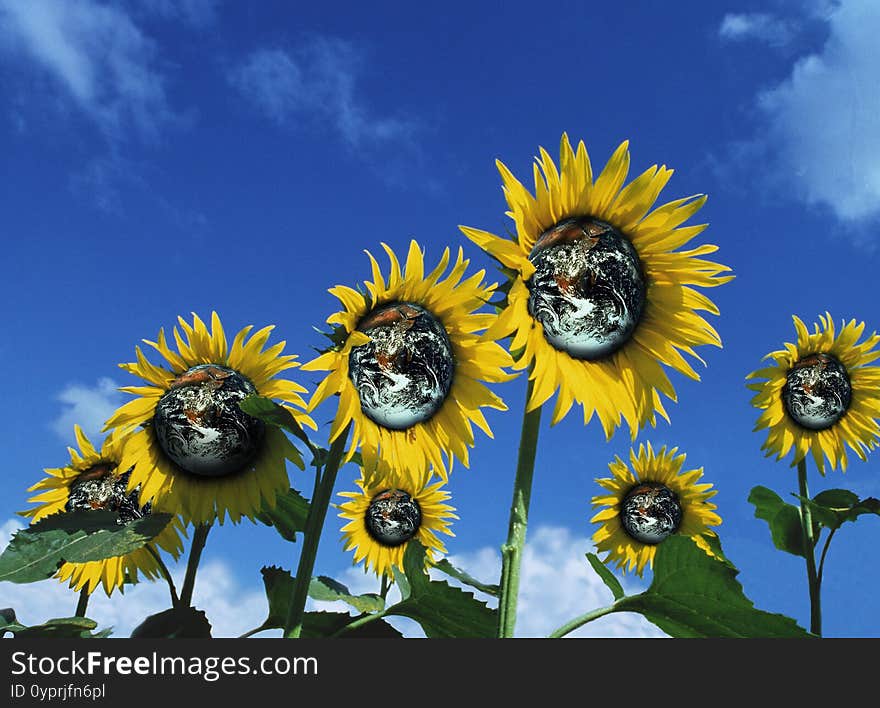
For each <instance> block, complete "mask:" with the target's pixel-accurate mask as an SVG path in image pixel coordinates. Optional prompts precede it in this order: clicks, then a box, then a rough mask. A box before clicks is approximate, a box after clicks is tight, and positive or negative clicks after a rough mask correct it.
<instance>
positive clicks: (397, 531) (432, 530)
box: [339, 465, 458, 579]
mask: <svg viewBox="0 0 880 708" xmlns="http://www.w3.org/2000/svg"><path fill="white" fill-rule="evenodd" d="M431 476H432V475H431V474H429V473H427V472H426V473H424V474H422V475H413V474H412V473H406V474H395V473H393V472H391V471H390V470H389V469H388V468H387V467H386V466H385V465H380V467H379V470H378V471H377V472H375V473H372V474H367V473H366V472H365V471H364V470H363V469H362V470H361V477H360V479H358V480H356V482H355V483H356V484H357V486H358V487H360V491H359V492H340V493H339V496H342V497H348V498H349V499H350V501H347V502H345V503H343V504H340V505H339V509H340V510H341V512H342V513H340V514H339V516H340V517H341V518H343V519H348V520H349V523H347V524H346V525H345V526H344V527H343V528H342V534H343V538H344V540H345V550H346V551H350V550H351V549H354V562H355V563H359V562H360V561H362V560H364V559H366V562H365V565H364V570H365V571H368V570H372V571H374V572H375V573H376V575H377V576H382V575H385V576H387V577H388V578H390V579H393V578H394V573H393V571H392V569H393V568H394V567H395V566H396V567H397V568H399V569H400V570H403V554H404V552H405V551H406V547H407V544H408V543H409V541H410V540H411V539H413V538H416V539H418V540H419V542H420V543H421V544H422V545H423V546H424V547H425V551H426V553H427V558H428V559H430V560H433V559H434V557H435V554H437V553H440V554H443V553H446V548H445V546H444V545H443V542H442V541H441V540H440V539H439V538H438V537H437V533H445V534H447V535H449V536H454V535H455V534H453V533H452V531H450V530H449V526H450V524H451V522H452V521H451V520H452V519H457V518H458V517H457V516H456V515H455V514H454V513H453V512H454V511H455V509H454V508H453V507H451V506H449V505H448V504H445V503H444V502H446V501H447V500H448V499H449V496H450V495H449V492H447V491H445V490H444V489H443V485H444V482H442V481H440V482H435V483H434V484H431V483H430V482H431Z"/></svg>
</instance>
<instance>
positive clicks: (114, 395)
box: [50, 378, 122, 445]
mask: <svg viewBox="0 0 880 708" xmlns="http://www.w3.org/2000/svg"><path fill="white" fill-rule="evenodd" d="M117 386H118V384H117V383H116V382H115V381H113V380H112V379H108V378H101V379H98V382H97V384H95V386H86V385H83V384H79V383H71V384H68V385H67V386H66V387H65V388H64V389H63V390H62V391H61V393H59V394H58V400H59V401H61V404H62V406H63V407H62V410H61V413H59V415H58V417H57V418H55V420H53V421H52V422H51V424H50V427H51V428H52V430H53V431H54V432H55V433H56V434H57V435H58V436H59V437H61V439H62V440H65V441H68V442H71V441H73V440H74V435H73V426H74V425H79V426H80V427H81V428H82V429H83V431H84V432H85V434H86V435H87V436H88V437H89V439H91V440H92V442H93V443H95V445H97V444H98V441H97V438H99V437H100V435H101V429H102V428H103V427H104V422H105V421H106V420H107V419H108V418H109V417H110V416H111V415H112V414H113V412H114V411H115V410H116V409H117V408H118V407H119V405H120V404H121V403H122V394H121V393H120V392H119V391H118V390H117Z"/></svg>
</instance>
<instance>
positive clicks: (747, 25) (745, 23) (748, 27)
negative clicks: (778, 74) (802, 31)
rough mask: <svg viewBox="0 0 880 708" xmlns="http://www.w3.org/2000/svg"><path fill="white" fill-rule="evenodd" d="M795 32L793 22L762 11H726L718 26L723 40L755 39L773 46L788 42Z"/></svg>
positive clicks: (795, 28)
mask: <svg viewBox="0 0 880 708" xmlns="http://www.w3.org/2000/svg"><path fill="white" fill-rule="evenodd" d="M796 34H797V26H796V25H795V24H794V23H793V22H791V21H790V20H784V19H781V18H779V17H776V16H775V15H770V14H767V13H763V12H750V13H728V14H726V15H725V16H724V17H723V18H722V20H721V26H720V27H719V28H718V36H719V37H720V38H721V39H723V40H726V41H729V42H742V41H746V40H757V41H760V42H766V43H767V44H769V45H771V46H774V47H782V46H785V45H787V44H789V43H790V42H791V41H792V40H793V39H794V38H795V36H796Z"/></svg>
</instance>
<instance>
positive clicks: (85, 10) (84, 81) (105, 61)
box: [0, 0, 174, 139]
mask: <svg viewBox="0 0 880 708" xmlns="http://www.w3.org/2000/svg"><path fill="white" fill-rule="evenodd" d="M0 35H2V39H3V40H4V41H3V43H2V44H3V46H5V47H6V48H7V49H8V50H12V51H13V52H15V53H16V54H20V55H24V56H26V57H28V58H29V59H31V60H32V61H34V62H36V63H37V64H38V65H39V66H40V67H41V68H42V69H43V70H44V71H45V72H47V73H48V74H49V75H51V76H52V77H53V78H54V79H55V80H56V81H57V82H58V83H59V84H60V85H61V86H62V87H63V88H64V89H65V91H66V93H67V95H68V96H69V98H71V99H72V100H73V101H74V103H75V104H76V105H77V106H78V107H79V108H80V109H81V110H82V111H83V112H84V113H86V114H87V115H88V116H89V117H90V118H91V119H92V120H93V121H94V122H95V123H96V124H97V125H98V126H99V127H100V128H101V130H102V131H103V132H104V133H105V134H106V135H108V136H110V137H111V138H117V139H118V138H120V137H121V136H122V134H123V132H124V131H125V130H126V129H128V128H134V129H135V130H136V131H137V132H138V133H139V134H141V135H142V136H145V137H154V136H155V134H156V132H157V130H158V128H159V126H160V125H161V124H163V123H165V122H167V121H169V120H171V119H173V117H174V116H173V114H172V112H171V110H170V108H169V106H168V102H167V97H166V94H165V86H164V78H163V76H162V75H161V74H160V72H159V71H158V70H157V69H156V66H155V63H156V61H155V60H156V48H155V46H154V43H153V42H152V41H151V40H150V39H149V38H148V37H147V36H146V35H144V33H143V32H142V31H141V30H140V29H139V28H138V27H137V26H136V25H135V23H134V22H133V21H132V20H131V18H130V17H129V16H128V15H127V14H126V13H125V12H124V10H122V9H121V8H120V7H117V6H113V5H107V4H104V3H99V2H96V0H29V1H28V2H20V1H19V0H0Z"/></svg>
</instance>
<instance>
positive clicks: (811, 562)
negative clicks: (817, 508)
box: [798, 459, 822, 637]
mask: <svg viewBox="0 0 880 708" xmlns="http://www.w3.org/2000/svg"><path fill="white" fill-rule="evenodd" d="M798 488H799V491H800V497H801V529H802V530H803V538H804V555H805V556H806V557H807V583H808V584H809V588H810V631H811V632H812V633H813V634H815V635H816V636H820V637H821V636H822V606H821V599H820V596H819V579H818V575H817V574H816V539H815V536H814V534H813V516H812V513H811V512H810V506H809V504H807V502H806V500H807V499H809V498H810V492H809V490H808V489H807V461H806V459H802V460H801V461H800V462H798Z"/></svg>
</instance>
